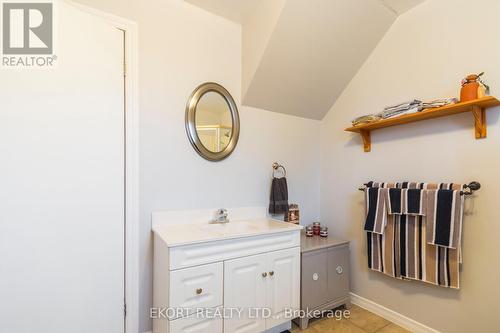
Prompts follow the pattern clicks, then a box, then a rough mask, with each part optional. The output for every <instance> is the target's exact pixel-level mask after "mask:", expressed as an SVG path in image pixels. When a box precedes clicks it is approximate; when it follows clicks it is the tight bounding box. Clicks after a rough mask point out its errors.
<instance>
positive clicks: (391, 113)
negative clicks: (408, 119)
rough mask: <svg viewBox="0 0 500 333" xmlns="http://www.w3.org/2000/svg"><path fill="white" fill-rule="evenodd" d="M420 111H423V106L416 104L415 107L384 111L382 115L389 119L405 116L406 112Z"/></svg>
mask: <svg viewBox="0 0 500 333" xmlns="http://www.w3.org/2000/svg"><path fill="white" fill-rule="evenodd" d="M420 111H422V107H420V106H414V107H412V108H409V109H403V110H395V111H384V112H382V114H381V115H382V118H383V119H389V118H394V117H399V116H403V115H405V114H412V113H417V112H420Z"/></svg>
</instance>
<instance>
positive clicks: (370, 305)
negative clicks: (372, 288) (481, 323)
mask: <svg viewBox="0 0 500 333" xmlns="http://www.w3.org/2000/svg"><path fill="white" fill-rule="evenodd" d="M351 303H353V304H356V305H357V306H359V307H362V308H363V309H366V310H368V311H370V312H373V313H375V314H376V315H379V316H380V317H382V318H385V319H387V320H389V321H391V322H393V323H394V324H396V325H399V326H401V327H403V328H406V329H407V330H409V331H411V332H413V333H440V332H439V331H437V330H435V329H433V328H430V327H428V326H425V325H424V324H422V323H419V322H418V321H416V320H413V319H411V318H408V317H406V316H403V315H402V314H400V313H398V312H396V311H393V310H391V309H388V308H386V307H385V306H382V305H380V304H377V303H375V302H373V301H370V300H369V299H366V298H364V297H361V296H359V295H356V294H353V293H351Z"/></svg>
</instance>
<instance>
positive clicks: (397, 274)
mask: <svg viewBox="0 0 500 333" xmlns="http://www.w3.org/2000/svg"><path fill="white" fill-rule="evenodd" d="M368 186H369V187H375V188H376V187H382V188H420V189H453V190H457V191H458V190H460V189H461V188H462V186H461V185H459V184H451V183H450V184H447V183H439V184H431V183H414V182H413V183H409V182H404V183H375V182H370V183H369V184H368ZM426 200H428V198H427V199H426ZM367 254H368V267H369V268H370V269H372V270H375V271H378V272H382V273H384V274H386V275H388V276H391V277H394V278H397V279H412V280H418V281H422V282H426V283H430V284H434V285H438V286H442V287H448V288H454V289H459V288H460V275H459V268H460V264H461V263H462V252H461V243H460V239H459V242H458V245H457V247H456V248H449V247H442V246H436V245H433V244H429V243H428V242H427V216H421V215H404V214H402V215H389V214H388V216H387V219H386V227H385V229H384V232H383V233H382V234H379V233H376V232H367Z"/></svg>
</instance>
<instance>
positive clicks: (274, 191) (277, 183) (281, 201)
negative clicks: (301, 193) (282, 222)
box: [269, 177, 288, 214]
mask: <svg viewBox="0 0 500 333" xmlns="http://www.w3.org/2000/svg"><path fill="white" fill-rule="evenodd" d="M287 212H288V185H287V182H286V178H285V177H283V178H273V183H272V185H271V198H270V200H269V213H270V214H284V213H287Z"/></svg>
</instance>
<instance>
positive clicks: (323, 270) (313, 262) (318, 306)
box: [297, 235, 350, 329]
mask: <svg viewBox="0 0 500 333" xmlns="http://www.w3.org/2000/svg"><path fill="white" fill-rule="evenodd" d="M301 256H302V261H301V293H300V294H301V301H300V306H301V309H302V310H304V311H306V312H307V311H314V310H319V311H322V310H330V309H334V308H336V307H338V306H341V305H345V306H346V307H347V308H349V307H350V297H349V242H347V241H341V240H338V239H334V238H330V237H327V238H321V237H318V236H315V237H305V235H302V238H301ZM297 321H298V325H299V326H300V328H301V329H305V328H307V325H308V322H309V318H300V319H298V320H297Z"/></svg>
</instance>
